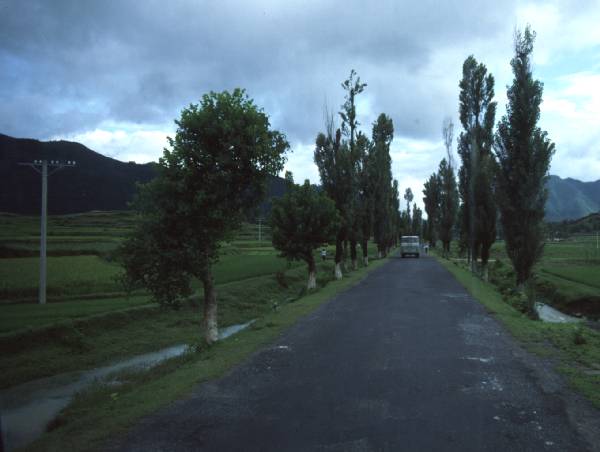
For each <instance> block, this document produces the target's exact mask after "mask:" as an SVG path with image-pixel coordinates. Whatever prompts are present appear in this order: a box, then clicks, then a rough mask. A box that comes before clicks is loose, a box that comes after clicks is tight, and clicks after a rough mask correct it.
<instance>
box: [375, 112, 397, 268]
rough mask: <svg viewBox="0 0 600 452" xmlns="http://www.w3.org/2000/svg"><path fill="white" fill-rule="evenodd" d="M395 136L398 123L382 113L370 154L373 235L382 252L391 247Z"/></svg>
mask: <svg viewBox="0 0 600 452" xmlns="http://www.w3.org/2000/svg"><path fill="white" fill-rule="evenodd" d="M393 138H394V124H393V122H392V119H391V118H390V117H388V116H387V115H386V114H385V113H381V114H380V115H379V117H378V118H377V121H375V123H374V124H373V132H372V140H373V145H372V147H371V153H370V154H369V162H370V164H369V175H370V179H371V186H372V188H373V237H374V240H375V243H376V244H377V252H378V256H379V257H382V256H384V255H385V254H386V252H387V249H388V237H389V229H390V228H391V227H392V225H391V224H390V222H389V219H390V217H391V215H392V211H391V210H392V209H391V205H390V199H392V194H391V191H392V159H391V157H390V145H391V143H392V140H393Z"/></svg>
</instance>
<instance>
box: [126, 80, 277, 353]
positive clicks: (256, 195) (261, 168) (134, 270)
mask: <svg viewBox="0 0 600 452" xmlns="http://www.w3.org/2000/svg"><path fill="white" fill-rule="evenodd" d="M175 123H176V124H177V132H176V135H175V138H173V139H172V138H169V139H168V141H169V146H170V149H165V150H164V154H163V157H162V158H161V159H160V160H159V176H158V177H157V178H156V179H155V180H153V181H152V182H150V183H149V184H147V185H144V186H141V187H140V192H139V195H138V198H137V202H136V203H135V208H136V209H137V211H138V212H139V214H140V224H139V226H138V228H137V229H136V230H135V231H134V233H133V234H132V235H131V237H129V239H128V240H127V241H126V242H125V243H124V244H123V247H122V255H123V263H124V266H125V270H126V279H127V281H128V282H129V283H131V284H141V285H143V286H145V287H147V288H148V289H149V290H150V292H151V293H152V295H153V297H154V299H155V300H156V301H158V302H160V303H163V304H178V303H180V302H181V301H182V300H183V299H185V298H186V297H187V296H188V295H189V294H190V293H191V288H190V281H191V279H192V278H198V279H199V280H201V281H202V283H203V286H204V333H205V338H206V341H207V342H214V341H215V340H217V317H216V314H217V303H216V294H215V290H214V282H213V277H212V271H211V267H212V264H213V263H214V262H215V261H216V260H217V258H218V249H219V244H220V243H221V241H223V240H225V239H227V238H229V237H231V234H232V233H233V232H234V231H235V230H237V229H238V228H239V227H240V225H241V222H242V220H243V219H244V218H245V215H246V214H247V213H248V212H249V211H250V210H252V209H254V208H256V206H257V205H258V203H259V202H260V201H261V199H262V197H263V196H264V192H265V183H266V178H267V175H269V174H272V175H275V174H277V173H278V172H280V171H281V170H282V169H283V164H284V162H285V158H284V153H285V151H286V150H287V149H288V143H287V141H286V138H285V136H284V135H283V134H281V133H280V132H278V131H274V130H271V129H270V124H269V118H268V116H267V115H266V114H265V113H264V112H263V111H262V110H261V109H259V108H258V107H257V106H256V105H255V104H254V102H253V101H252V99H250V98H249V97H248V96H247V95H246V93H245V91H244V90H241V89H235V90H234V91H233V92H231V93H230V92H227V91H223V92H221V93H215V92H211V93H208V94H205V95H204V96H202V99H201V101H200V103H199V104H190V106H189V107H187V108H185V109H184V110H183V111H182V112H181V117H180V119H179V120H177V121H175Z"/></svg>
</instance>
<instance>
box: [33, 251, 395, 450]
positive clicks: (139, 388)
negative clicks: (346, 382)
mask: <svg viewBox="0 0 600 452" xmlns="http://www.w3.org/2000/svg"><path fill="white" fill-rule="evenodd" d="M384 262H385V260H380V261H375V262H373V263H372V264H370V266H369V267H368V268H361V269H360V270H358V271H355V272H353V273H351V274H349V275H348V276H347V277H346V278H344V279H343V280H341V281H331V282H329V283H328V284H327V285H326V286H325V287H323V288H322V289H320V290H318V291H317V292H314V293H311V294H309V295H307V296H303V297H302V298H300V299H298V300H297V301H294V302H289V303H284V304H282V305H281V306H280V308H279V309H278V310H277V311H272V310H271V311H267V313H266V314H264V315H263V316H262V317H261V319H260V321H258V322H257V323H255V324H254V325H253V326H252V327H251V328H249V329H248V330H246V331H243V332H241V333H239V334H237V335H235V336H233V337H231V338H229V339H227V340H225V341H222V342H219V343H217V344H216V345H214V346H212V347H210V348H206V347H201V348H200V349H199V351H198V352H195V353H190V354H187V355H184V356H182V357H180V358H175V359H172V360H169V361H167V362H166V363H164V364H163V365H161V366H158V367H157V368H155V369H153V370H151V371H149V372H144V373H139V374H129V375H128V376H127V378H128V379H129V380H130V381H129V383H127V384H125V385H123V386H120V387H118V388H114V387H104V386H99V387H96V388H94V389H93V390H91V391H88V392H85V393H83V394H81V395H80V396H79V397H77V398H76V400H75V401H74V403H73V404H72V405H71V406H69V407H68V408H67V409H66V410H64V411H63V412H62V413H61V415H60V417H59V420H58V422H57V423H56V425H58V428H56V429H55V430H53V431H52V432H50V433H47V434H45V435H43V436H42V437H41V438H40V439H39V440H38V441H36V442H35V443H34V444H33V445H32V446H31V447H30V449H31V450H44V451H54V450H56V451H59V450H64V448H65V446H66V445H68V447H69V448H70V449H73V450H94V449H98V448H101V446H102V444H103V442H104V441H106V440H107V439H109V438H114V437H115V435H118V434H119V433H123V432H125V430H126V429H127V428H128V427H129V426H131V425H132V424H133V423H134V422H135V421H136V420H137V419H139V418H140V417H142V416H144V415H148V414H150V413H152V412H154V411H156V410H157V409H159V408H160V407H162V406H164V405H166V404H168V403H169V402H171V401H172V400H174V399H177V398H180V397H184V396H185V395H186V394H188V393H189V392H190V391H191V389H192V388H193V387H194V386H195V385H197V384H198V383H200V382H202V381H206V380H209V379H213V378H217V377H219V376H221V375H223V374H224V373H225V372H227V371H228V370H229V369H231V368H232V367H233V366H235V365H236V364H238V363H240V362H241V361H242V360H244V359H245V358H247V357H248V356H249V355H251V354H252V353H253V352H255V351H256V350H258V349H259V348H261V347H263V346H265V345H266V344H268V343H270V342H272V341H273V340H275V339H276V338H277V337H278V336H279V335H280V334H281V332H283V331H284V330H285V329H286V328H288V327H289V326H291V325H292V324H293V323H294V322H296V321H297V320H298V319H299V318H301V317H303V316H305V315H306V314H308V313H310V312H311V311H313V310H314V309H315V308H317V307H318V306H319V305H320V304H322V303H323V302H324V301H326V300H328V299H330V298H331V297H333V296H334V295H335V294H336V293H338V292H340V291H341V290H344V289H347V288H349V287H351V286H352V285H354V284H356V283H357V282H358V281H360V280H361V279H362V278H363V277H364V276H365V275H366V273H367V272H368V271H372V270H374V269H375V268H377V267H379V266H380V265H382V264H383V263H384ZM327 266H329V263H327ZM322 270H326V273H327V274H330V273H329V270H330V267H329V268H325V267H322ZM290 272H291V273H294V272H298V273H302V272H301V271H300V269H293V270H290ZM303 276H305V275H304V274H303ZM302 281H304V279H303V280H302ZM256 290H257V291H259V292H260V291H261V289H260V288H256ZM244 292H246V293H247V290H245V291H244ZM240 302H241V301H240Z"/></svg>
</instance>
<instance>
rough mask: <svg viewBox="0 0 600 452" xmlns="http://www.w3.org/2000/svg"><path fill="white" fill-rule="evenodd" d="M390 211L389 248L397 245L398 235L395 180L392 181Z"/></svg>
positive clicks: (398, 193) (397, 188)
mask: <svg viewBox="0 0 600 452" xmlns="http://www.w3.org/2000/svg"><path fill="white" fill-rule="evenodd" d="M391 210H392V213H391V217H392V228H391V229H392V230H391V237H390V242H389V248H391V247H392V246H393V245H396V246H397V245H398V237H399V235H400V187H399V185H398V181H397V180H396V179H394V181H393V182H392V201H391Z"/></svg>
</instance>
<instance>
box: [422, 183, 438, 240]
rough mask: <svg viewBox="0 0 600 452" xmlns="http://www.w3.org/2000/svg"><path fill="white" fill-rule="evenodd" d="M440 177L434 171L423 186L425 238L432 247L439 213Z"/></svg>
mask: <svg viewBox="0 0 600 452" xmlns="http://www.w3.org/2000/svg"><path fill="white" fill-rule="evenodd" d="M440 185H441V183H440V178H439V176H438V175H437V174H436V173H433V174H432V175H431V176H429V179H428V180H427V181H426V182H425V184H424V188H423V195H424V196H423V204H425V212H427V228H426V235H427V237H426V238H427V240H428V241H429V244H430V245H431V247H432V248H435V242H436V240H437V227H438V222H439V215H440V212H439V210H440Z"/></svg>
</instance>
